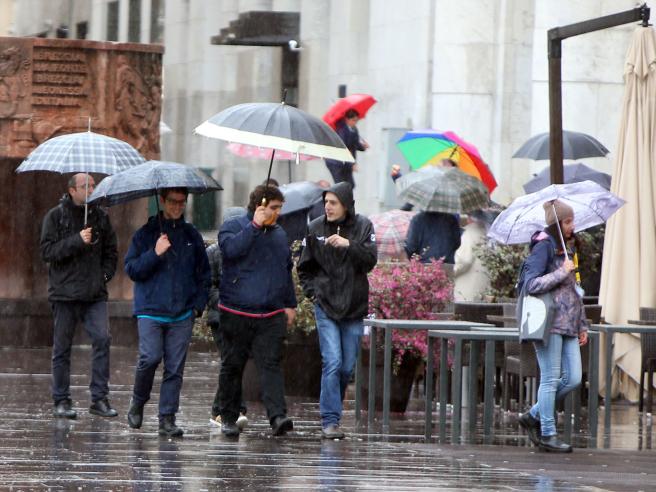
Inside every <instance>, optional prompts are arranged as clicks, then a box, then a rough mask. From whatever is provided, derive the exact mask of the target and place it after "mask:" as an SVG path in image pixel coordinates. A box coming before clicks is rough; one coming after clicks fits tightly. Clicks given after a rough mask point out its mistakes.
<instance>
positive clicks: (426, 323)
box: [355, 319, 494, 427]
mask: <svg viewBox="0 0 656 492" xmlns="http://www.w3.org/2000/svg"><path fill="white" fill-rule="evenodd" d="M364 324H365V325H367V326H369V327H371V333H370V335H369V340H370V345H369V347H370V348H369V395H368V397H369V400H368V402H369V412H368V414H367V424H368V425H369V426H373V423H374V416H375V413H376V412H375V409H376V334H377V331H378V329H381V330H384V331H385V345H384V347H383V353H384V364H383V426H384V427H386V426H389V421H390V387H391V375H392V330H425V331H428V330H469V329H471V328H472V327H486V326H487V327H491V328H493V327H494V326H493V325H490V324H487V323H477V322H475V321H457V320H407V319H405V320H404V319H365V320H364ZM429 356H430V354H429ZM358 359H359V358H358ZM359 372H360V371H359V368H357V369H356V388H355V408H356V419H359V413H360V412H359V410H360V401H359V398H360V383H359V381H360V378H358V377H357V376H358V373H359ZM432 379H433V378H432V375H431V384H432Z"/></svg>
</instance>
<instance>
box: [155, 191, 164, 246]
mask: <svg viewBox="0 0 656 492" xmlns="http://www.w3.org/2000/svg"><path fill="white" fill-rule="evenodd" d="M155 206H156V207H157V222H158V223H159V233H160V235H161V234H163V232H164V229H163V228H162V214H161V213H160V210H159V193H157V188H155Z"/></svg>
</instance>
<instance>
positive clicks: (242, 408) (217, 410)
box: [210, 323, 247, 418]
mask: <svg viewBox="0 0 656 492" xmlns="http://www.w3.org/2000/svg"><path fill="white" fill-rule="evenodd" d="M210 329H211V330H212V338H214V343H215V344H216V348H217V350H218V351H219V356H220V357H222V354H223V336H222V335H221V325H220V324H219V323H210ZM219 373H220V371H219ZM219 387H220V386H218V385H217V387H216V394H215V395H214V401H213V402H212V418H215V417H216V416H217V415H221V406H220V403H219V401H220V391H219ZM239 391H240V394H239V401H240V403H239V413H243V414H244V415H246V410H247V409H246V402H244V399H243V397H242V396H241V388H240V389H239Z"/></svg>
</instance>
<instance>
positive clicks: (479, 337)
mask: <svg viewBox="0 0 656 492" xmlns="http://www.w3.org/2000/svg"><path fill="white" fill-rule="evenodd" d="M517 336H518V333H517V329H516V328H514V329H513V328H496V327H492V329H490V328H489V327H488V328H484V329H481V328H471V329H470V330H430V331H429V332H428V357H427V363H426V412H425V420H424V437H425V438H426V440H427V441H428V440H429V439H430V437H431V433H432V427H433V412H432V401H433V366H434V361H433V344H434V341H435V339H438V338H439V339H440V398H439V400H440V438H441V439H444V438H445V437H446V399H447V394H446V393H447V377H448V376H447V372H448V371H446V370H445V369H446V368H447V351H448V345H447V341H448V339H449V338H453V339H455V342H456V345H455V349H454V360H453V381H452V383H451V401H452V402H453V418H452V425H451V430H452V436H453V439H452V440H453V442H455V441H456V439H458V438H459V436H460V420H461V410H462V402H461V397H462V395H461V392H462V388H461V381H462V343H463V341H465V340H469V341H471V342H485V380H484V386H483V395H484V396H483V399H484V411H483V429H484V435H485V437H486V439H487V438H489V436H490V435H491V429H492V417H493V411H494V344H495V342H497V341H502V342H506V341H514V340H517ZM469 354H470V378H472V377H474V376H473V375H475V374H476V372H477V368H476V366H477V364H478V343H472V346H471V348H470V352H469ZM469 391H470V401H469V412H470V413H469V417H470V419H469V421H470V425H471V424H472V423H475V421H476V402H475V399H476V391H475V388H472V385H470V388H469Z"/></svg>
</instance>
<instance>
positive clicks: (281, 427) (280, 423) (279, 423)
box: [271, 415, 294, 436]
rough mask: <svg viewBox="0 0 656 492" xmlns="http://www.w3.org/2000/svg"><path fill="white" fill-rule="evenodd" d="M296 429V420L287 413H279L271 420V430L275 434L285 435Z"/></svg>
mask: <svg viewBox="0 0 656 492" xmlns="http://www.w3.org/2000/svg"><path fill="white" fill-rule="evenodd" d="M293 429H294V422H293V421H292V419H290V418H289V417H287V416H286V415H278V416H277V417H274V418H273V420H272V421H271V432H272V433H273V435H274V436H283V435H285V434H286V433H287V432H289V431H290V430H293Z"/></svg>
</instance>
